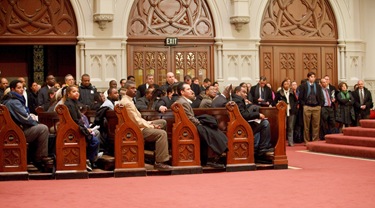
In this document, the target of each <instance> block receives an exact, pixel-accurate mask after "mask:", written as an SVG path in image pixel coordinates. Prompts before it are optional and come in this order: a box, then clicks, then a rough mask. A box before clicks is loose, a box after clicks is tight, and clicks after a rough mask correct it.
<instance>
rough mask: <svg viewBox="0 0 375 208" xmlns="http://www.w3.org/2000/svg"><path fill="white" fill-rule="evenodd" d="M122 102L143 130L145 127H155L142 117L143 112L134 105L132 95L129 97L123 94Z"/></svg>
mask: <svg viewBox="0 0 375 208" xmlns="http://www.w3.org/2000/svg"><path fill="white" fill-rule="evenodd" d="M120 104H122V105H124V107H125V108H126V112H127V113H128V115H129V118H130V120H132V121H133V122H134V123H135V124H137V126H138V127H139V128H140V129H141V131H142V130H143V129H144V128H152V129H153V128H154V126H153V125H151V124H149V123H148V122H147V121H146V120H145V119H143V118H142V115H141V113H140V112H139V111H138V110H137V108H136V107H135V105H134V102H133V98H132V97H129V96H127V95H125V96H123V98H122V99H121V101H120Z"/></svg>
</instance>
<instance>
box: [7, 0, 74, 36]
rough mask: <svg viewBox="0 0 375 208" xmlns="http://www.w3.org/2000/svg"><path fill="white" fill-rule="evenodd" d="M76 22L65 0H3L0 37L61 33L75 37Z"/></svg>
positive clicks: (60, 34) (61, 34) (59, 34)
mask: <svg viewBox="0 0 375 208" xmlns="http://www.w3.org/2000/svg"><path fill="white" fill-rule="evenodd" d="M77 34H78V33H77V25H76V19H75V16H74V11H73V9H72V7H71V4H70V2H69V0H49V1H45V0H34V1H29V0H12V1H10V0H3V1H1V2H0V35H1V36H33V37H38V36H46V35H47V36H64V37H72V38H76V36H77Z"/></svg>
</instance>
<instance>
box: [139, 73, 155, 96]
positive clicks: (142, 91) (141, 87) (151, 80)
mask: <svg viewBox="0 0 375 208" xmlns="http://www.w3.org/2000/svg"><path fill="white" fill-rule="evenodd" d="M150 85H153V86H154V88H155V89H158V88H159V85H157V84H154V75H152V74H148V75H147V76H146V83H144V84H141V85H139V86H138V88H137V99H138V98H141V97H143V96H145V94H146V89H148V88H149V87H150Z"/></svg>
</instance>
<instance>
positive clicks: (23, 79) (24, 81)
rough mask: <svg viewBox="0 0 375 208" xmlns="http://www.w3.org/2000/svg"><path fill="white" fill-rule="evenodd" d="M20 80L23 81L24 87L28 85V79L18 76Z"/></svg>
mask: <svg viewBox="0 0 375 208" xmlns="http://www.w3.org/2000/svg"><path fill="white" fill-rule="evenodd" d="M18 80H20V81H21V82H22V85H23V87H26V80H25V78H23V77H18Z"/></svg>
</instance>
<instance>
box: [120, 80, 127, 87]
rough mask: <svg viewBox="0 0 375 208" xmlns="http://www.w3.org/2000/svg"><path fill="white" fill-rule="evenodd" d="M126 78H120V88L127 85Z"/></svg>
mask: <svg viewBox="0 0 375 208" xmlns="http://www.w3.org/2000/svg"><path fill="white" fill-rule="evenodd" d="M125 82H126V79H120V88H121V87H124V86H125Z"/></svg>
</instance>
